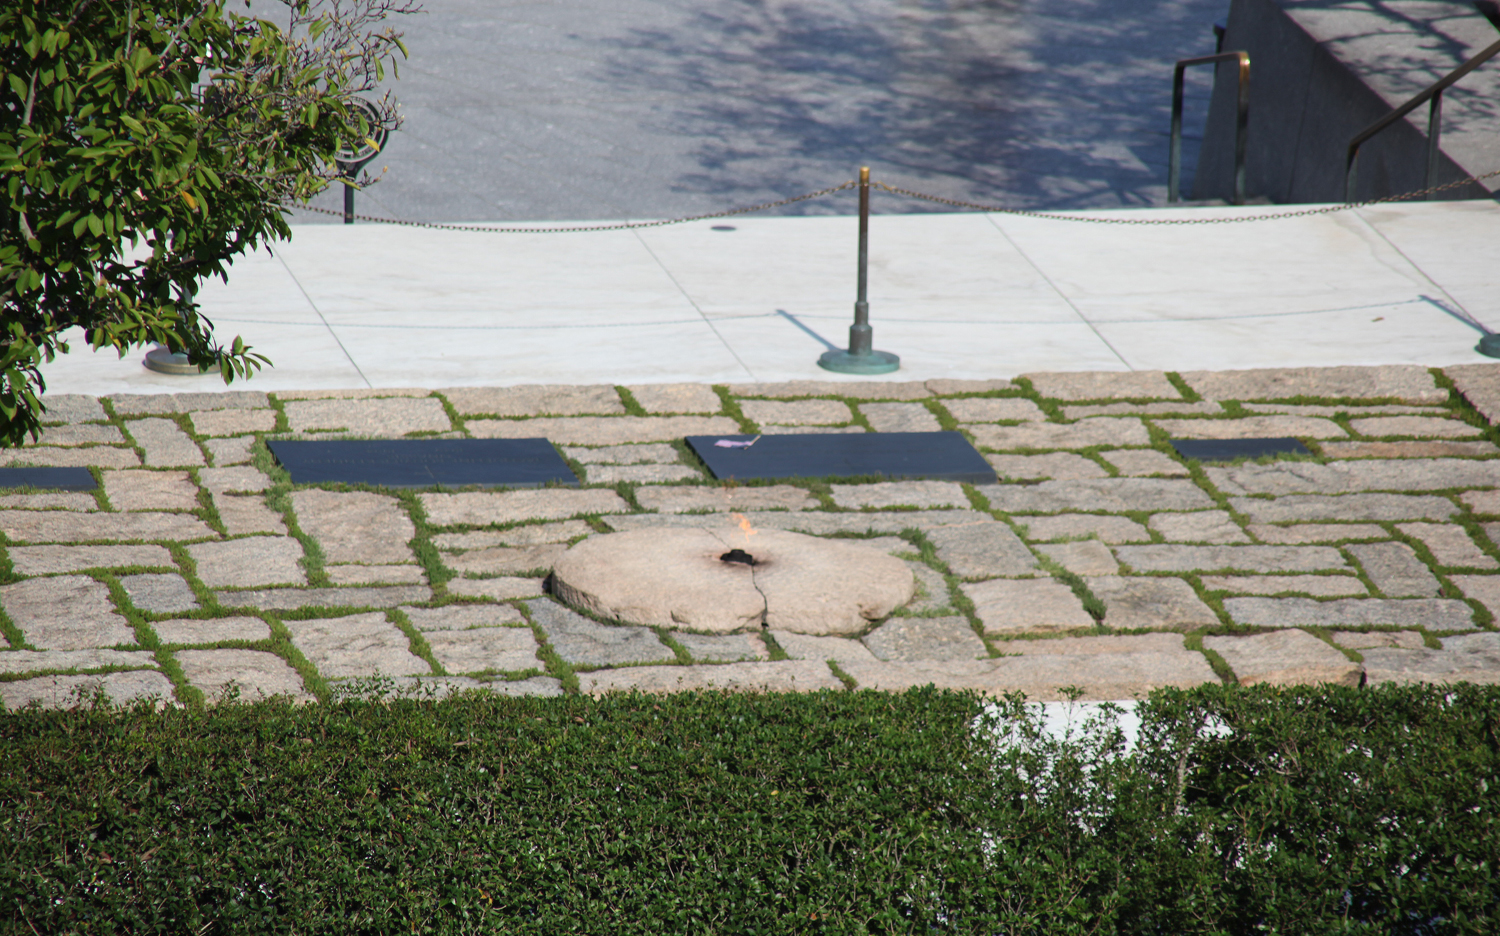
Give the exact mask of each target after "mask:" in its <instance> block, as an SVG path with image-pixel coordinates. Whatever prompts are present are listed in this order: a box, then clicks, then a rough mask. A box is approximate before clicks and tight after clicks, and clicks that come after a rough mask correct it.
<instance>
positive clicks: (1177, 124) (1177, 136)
mask: <svg viewBox="0 0 1500 936" xmlns="http://www.w3.org/2000/svg"><path fill="white" fill-rule="evenodd" d="M1231 59H1233V60H1235V61H1236V62H1238V63H1239V70H1238V73H1237V81H1238V87H1237V88H1236V91H1235V118H1234V204H1236V205H1243V204H1244V203H1245V147H1246V139H1247V138H1248V137H1249V131H1250V53H1248V52H1217V53H1215V54H1213V55H1205V56H1203V57H1201V58H1191V59H1183V60H1182V61H1180V62H1178V63H1177V65H1176V66H1175V67H1174V68H1173V69H1172V132H1171V135H1170V136H1171V141H1170V144H1169V146H1170V148H1169V150H1168V155H1167V203H1168V204H1176V203H1177V202H1178V201H1181V200H1182V194H1181V193H1180V192H1179V191H1178V188H1179V187H1180V186H1181V184H1182V97H1183V93H1182V82H1183V73H1184V72H1185V71H1186V70H1187V69H1188V67H1189V66H1192V65H1210V64H1214V65H1217V64H1218V63H1219V62H1226V61H1229V60H1231ZM1217 74H1218V71H1217V69H1215V75H1217Z"/></svg>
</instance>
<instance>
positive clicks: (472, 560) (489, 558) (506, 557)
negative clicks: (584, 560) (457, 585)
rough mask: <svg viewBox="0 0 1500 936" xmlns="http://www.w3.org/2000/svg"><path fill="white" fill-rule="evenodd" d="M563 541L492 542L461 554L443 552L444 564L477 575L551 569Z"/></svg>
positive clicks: (565, 547) (564, 545)
mask: <svg viewBox="0 0 1500 936" xmlns="http://www.w3.org/2000/svg"><path fill="white" fill-rule="evenodd" d="M567 551H568V546H567V544H566V543H544V544H540V545H536V546H491V547H489V548H488V549H475V550H471V551H469V552H466V553H462V554H460V555H456V556H455V555H451V554H450V555H445V556H444V557H443V564H444V565H446V566H448V568H450V569H453V570H454V571H455V572H464V573H471V574H476V575H503V574H507V573H508V574H511V575H518V574H522V573H526V572H530V571H532V570H534V569H547V570H550V569H551V568H552V566H553V564H554V563H556V562H557V560H558V559H560V558H562V555H563V553H565V552H567Z"/></svg>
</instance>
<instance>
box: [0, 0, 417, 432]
mask: <svg viewBox="0 0 1500 936" xmlns="http://www.w3.org/2000/svg"><path fill="white" fill-rule="evenodd" d="M233 5H234V6H235V7H236V9H230V8H229V7H230V3H229V0H6V2H5V3H3V4H0V184H3V185H4V191H3V193H0V302H3V307H0V325H3V333H0V445H3V444H10V445H15V444H19V443H21V442H22V441H24V439H25V438H26V437H27V436H28V435H29V436H31V437H32V438H36V437H37V436H38V433H39V428H38V427H39V424H40V417H41V414H42V412H43V411H44V409H45V408H44V406H43V404H42V401H41V399H40V397H41V395H42V393H43V391H44V390H45V384H44V383H43V380H42V376H41V373H40V370H39V367H40V365H41V364H43V363H45V362H47V361H51V360H52V359H53V358H54V357H55V356H56V355H57V354H59V353H66V352H67V350H68V344H67V341H66V337H65V332H67V330H68V329H72V328H80V329H82V332H83V335H84V338H85V340H86V341H87V342H88V343H89V345H90V346H92V347H93V348H96V349H98V348H103V347H105V346H110V347H113V348H115V349H116V350H117V351H118V352H119V353H120V354H121V355H122V356H123V355H124V354H125V353H126V351H127V350H128V349H130V348H132V347H136V346H139V345H141V344H145V343H149V342H155V343H159V344H162V345H164V346H166V347H167V348H169V349H170V350H172V351H174V352H183V353H186V354H187V355H188V357H189V360H190V361H192V362H193V363H195V364H199V365H201V366H203V367H205V368H213V369H216V370H218V371H219V373H220V374H221V375H222V377H223V379H224V380H225V382H226V383H227V382H229V381H232V380H233V379H234V378H235V377H248V376H249V375H250V374H251V372H252V371H253V370H255V369H257V368H259V367H260V366H261V365H262V364H264V363H269V361H268V360H267V359H266V358H265V357H263V356H262V355H259V354H256V353H254V352H253V351H252V350H251V349H250V347H249V346H248V345H246V344H245V343H244V341H243V340H241V339H240V338H239V337H238V336H237V337H235V338H234V339H233V341H232V342H230V343H228V345H227V346H226V345H223V344H220V343H218V341H217V340H216V339H215V337H214V334H213V323H212V322H210V321H209V320H208V319H207V318H206V317H205V316H204V315H203V314H202V313H201V312H200V310H199V308H198V305H197V303H196V301H195V298H194V297H195V295H196V293H197V290H198V286H199V284H200V283H201V282H202V281H203V280H204V279H205V278H206V277H208V276H211V275H215V274H217V275H219V276H221V277H222V276H226V264H227V262H228V261H230V260H232V259H233V258H234V257H236V256H238V255H239V254H241V253H244V252H246V251H248V250H252V249H254V248H256V247H257V246H260V245H262V244H265V243H268V242H269V241H270V240H272V239H276V238H286V237H290V236H291V231H290V229H289V228H288V226H287V223H286V220H285V213H286V211H287V207H288V206H290V205H292V204H296V203H299V202H303V201H305V200H306V199H308V198H309V197H311V196H312V195H314V194H316V193H317V192H318V191H320V190H322V189H323V188H324V187H326V186H327V185H328V184H329V183H330V182H331V181H333V180H334V179H336V178H338V177H339V175H340V170H339V168H338V166H337V164H336V162H335V160H334V156H335V154H336V153H337V151H338V150H339V149H340V147H341V145H344V144H346V143H347V141H350V140H360V139H364V138H367V137H368V136H370V135H371V132H372V128H371V127H370V126H369V124H368V122H367V121H366V120H365V118H364V117H362V116H360V115H359V113H358V112H357V111H356V110H355V109H354V108H353V107H352V106H351V101H352V99H353V96H354V95H355V94H358V93H360V92H364V91H369V90H372V89H374V88H375V87H376V86H377V84H378V83H379V82H380V81H381V80H382V79H383V78H384V67H385V65H386V64H387V63H389V64H391V65H393V66H394V64H395V61H396V58H395V56H396V55H397V54H401V55H404V54H405V47H404V46H403V45H402V44H401V37H400V34H399V33H397V32H395V31H394V30H393V29H392V28H391V27H390V26H388V25H386V24H385V20H386V18H387V17H388V16H389V15H390V14H393V13H410V12H416V11H417V8H416V7H415V6H414V5H412V4H409V3H407V2H405V0H315V2H309V0H275V2H271V3H270V4H262V6H267V5H268V6H269V7H271V8H272V11H271V12H272V15H271V16H267V17H260V16H257V15H255V13H259V12H260V11H259V10H256V11H253V12H252V11H251V9H250V4H249V2H244V3H243V4H241V3H234V4H233ZM378 110H379V112H380V115H381V117H380V122H381V123H382V124H384V125H385V126H386V127H387V128H388V129H394V127H395V126H396V125H397V124H398V122H399V121H398V120H397V118H396V114H395V109H394V105H393V104H392V102H391V101H390V100H389V98H388V97H387V98H384V99H382V101H381V102H380V105H379V108H378ZM362 181H365V182H368V181H370V180H369V179H368V177H367V178H366V179H364V180H362Z"/></svg>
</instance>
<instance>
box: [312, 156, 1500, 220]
mask: <svg viewBox="0 0 1500 936" xmlns="http://www.w3.org/2000/svg"><path fill="white" fill-rule="evenodd" d="M1495 176H1500V169H1496V170H1495V171H1493V172H1486V173H1485V174H1484V175H1478V176H1470V177H1469V178H1467V179H1459V180H1458V181H1457V182H1448V183H1446V184H1444V185H1434V186H1432V187H1431V188H1425V189H1420V190H1418V191H1415V192H1407V193H1405V194H1403V195H1387V196H1386V197H1385V198H1372V199H1370V200H1369V201H1362V202H1347V203H1345V204H1342V205H1324V206H1322V207H1319V208H1303V209H1301V210H1298V211H1278V212H1275V213H1273V214H1253V215H1244V216H1241V217H1231V218H1091V217H1084V216H1079V215H1070V214H1052V213H1049V212H1045V211H1031V210H1028V209H1025V208H1002V207H1000V206H999V205H984V204H980V203H978V202H970V201H963V200H961V199H957V198H943V197H942V196H940V195H928V194H926V193H925V192H916V191H913V190H911V189H905V188H899V187H897V186H894V185H887V184H886V183H884V182H880V181H872V182H871V183H870V185H871V186H872V187H874V188H878V189H883V190H885V191H887V192H890V193H891V194H892V195H903V196H905V197H907V198H916V199H920V200H922V201H927V202H934V203H936V204H939V205H948V206H951V207H953V208H971V209H974V210H976V211H983V212H987V213H990V214H1008V215H1018V216H1020V217H1023V218H1042V219H1044V220H1048V221H1083V222H1086V223H1089V224H1136V225H1148V224H1149V225H1161V224H1243V223H1245V222H1248V221H1275V220H1279V219H1282V218H1305V217H1308V216H1309V215H1323V214H1333V213H1335V212H1339V211H1348V210H1350V209H1352V208H1367V207H1369V206H1371V205H1383V204H1386V203H1389V202H1398V201H1407V200H1410V199H1413V198H1422V197H1425V196H1427V195H1434V194H1436V193H1438V192H1446V191H1448V190H1449V189H1455V188H1458V187H1460V186H1464V185H1468V184H1470V183H1471V182H1482V181H1484V180H1485V179H1490V178H1494V177H1495ZM858 186H859V183H858V182H856V181H854V180H853V179H850V180H849V181H848V182H845V183H843V184H841V185H835V186H833V187H832V188H826V189H819V190H818V191H816V192H808V193H807V194H806V195H797V196H794V197H792V198H783V199H781V200H780V201H772V202H765V203H764V204H760V205H751V206H750V207H748V208H731V209H729V210H728V211H715V212H713V213H711V214H701V215H691V216H689V217H686V218H669V219H667V220H664V221H621V222H619V223H618V224H594V225H589V226H587V227H476V226H472V225H467V224H439V223H437V222H434V221H403V220H399V219H397V218H376V217H371V216H370V215H361V214H357V215H354V216H353V217H354V218H355V219H356V220H359V221H370V222H374V223H376V224H399V225H402V226H404V227H418V228H431V229H433V230H439V231H476V232H480V233H485V234H570V233H583V232H587V231H628V230H633V229H635V228H651V227H663V226H665V225H668V224H687V223H689V222H692V221H709V220H712V219H714V218H732V217H734V216H735V215H742V214H751V213H754V212H757V211H768V210H770V209H772V208H780V207H781V206H783V205H794V204H796V203H797V202H804V201H811V200H812V199H814V198H823V197H824V196H827V195H832V194H834V193H836V192H842V191H844V190H845V189H852V188H857V187H858ZM296 207H297V209H298V210H300V211H311V212H315V213H317V214H326V215H333V216H334V217H339V218H342V217H344V213H343V212H341V211H331V210H329V209H327V208H314V207H312V206H310V205H298V206H296Z"/></svg>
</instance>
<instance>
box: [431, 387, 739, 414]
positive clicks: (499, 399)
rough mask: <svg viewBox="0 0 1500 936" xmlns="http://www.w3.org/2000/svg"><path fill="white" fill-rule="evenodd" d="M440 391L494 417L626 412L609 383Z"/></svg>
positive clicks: (457, 405) (456, 403) (466, 408)
mask: <svg viewBox="0 0 1500 936" xmlns="http://www.w3.org/2000/svg"><path fill="white" fill-rule="evenodd" d="M439 392H441V393H442V395H443V396H445V397H447V398H448V402H449V403H452V404H453V408H454V409H455V410H457V411H458V412H460V413H484V414H486V415H491V416H586V415H587V416H609V415H612V414H615V413H623V412H625V404H624V403H622V402H620V394H619V393H618V392H616V390H615V388H614V387H612V386H609V385H607V384H595V385H593V386H570V385H567V384H528V385H522V386H517V387H458V388H454V389H450V390H442V391H439ZM715 399H716V400H717V397H716V398H715ZM717 408H718V407H715V409H717Z"/></svg>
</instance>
